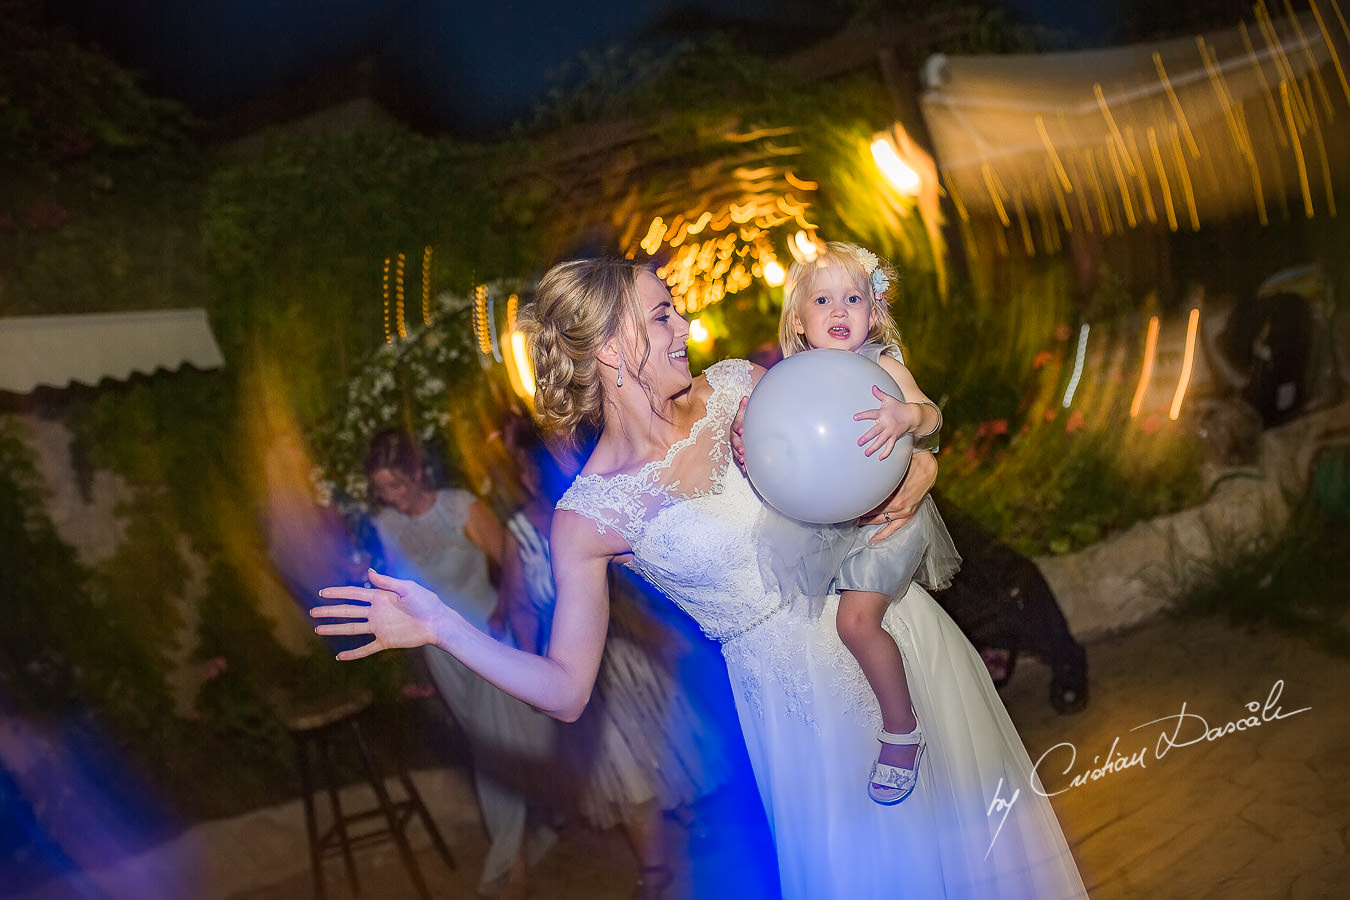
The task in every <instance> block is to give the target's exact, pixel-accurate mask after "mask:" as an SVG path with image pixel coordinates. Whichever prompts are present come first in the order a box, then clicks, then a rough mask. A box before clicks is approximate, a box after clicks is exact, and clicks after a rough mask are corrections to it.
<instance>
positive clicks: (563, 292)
mask: <svg viewBox="0 0 1350 900" xmlns="http://www.w3.org/2000/svg"><path fill="white" fill-rule="evenodd" d="M645 268H646V267H645V266H644V265H643V264H642V263H639V262H636V261H634V260H631V259H622V258H609V257H607V258H601V259H579V260H569V261H568V262H562V263H558V264H557V265H556V266H554V267H553V268H551V269H549V270H548V274H546V275H545V276H544V279H543V281H541V282H540V283H539V290H538V292H537V293H536V294H535V298H534V301H533V302H532V303H530V304H529V305H528V306H526V307H525V308H524V309H522V310H521V314H520V320H519V324H518V327H519V328H520V330H521V331H522V332H523V333H524V334H525V336H526V338H527V339H528V340H529V343H530V359H531V362H532V363H533V365H534V380H535V394H534V416H535V419H536V420H537V421H538V422H539V424H540V425H541V426H542V427H543V428H544V429H545V430H547V431H553V432H558V433H560V434H561V435H562V436H563V437H566V438H569V439H570V438H572V437H573V436H574V435H575V434H576V432H577V430H578V429H579V428H580V427H582V426H585V425H591V426H596V427H599V426H600V425H602V424H603V420H604V393H603V380H604V379H605V378H606V377H609V370H608V367H607V366H605V365H603V364H602V363H601V362H600V361H599V360H598V359H597V358H596V354H597V353H598V352H599V351H600V348H601V347H602V346H604V344H605V342H606V341H608V340H609V339H610V338H612V337H614V336H616V335H619V334H626V335H636V337H637V338H638V340H639V342H640V344H641V346H642V358H641V359H640V360H637V361H636V362H637V366H636V369H637V371H638V372H639V373H640V372H641V369H642V367H643V365H645V364H646V362H647V356H648V355H649V354H650V352H651V346H650V344H649V343H648V341H647V333H646V330H645V329H642V328H639V327H638V323H639V322H641V321H642V311H641V304H640V302H639V299H638V288H637V278H638V273H639V272H642V271H644V270H645ZM639 380H640V378H639Z"/></svg>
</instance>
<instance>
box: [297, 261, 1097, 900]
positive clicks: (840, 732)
mask: <svg viewBox="0 0 1350 900" xmlns="http://www.w3.org/2000/svg"><path fill="white" fill-rule="evenodd" d="M522 327H524V328H525V329H526V330H527V332H528V333H529V335H530V337H531V339H532V351H533V358H534V367H535V377H536V380H537V384H538V387H537V393H536V395H535V405H536V413H537V416H538V417H539V419H540V421H541V424H543V425H544V426H546V427H550V428H552V429H554V430H556V431H559V432H561V433H563V434H564V435H571V434H573V433H574V432H575V430H576V429H577V428H578V427H580V426H583V425H592V426H599V428H600V438H599V441H598V443H597V444H596V447H595V449H594V451H593V452H592V453H591V455H590V457H589V459H588V460H587V462H586V464H585V466H584V467H583V468H582V471H581V473H580V475H578V477H577V479H576V481H575V482H574V483H573V485H572V487H571V488H570V489H569V490H568V492H567V493H566V494H565V495H564V497H563V499H562V501H561V502H560V503H559V505H558V512H557V514H556V515H555V516H554V520H553V533H552V548H553V574H554V580H555V582H556V585H557V607H556V611H555V617H554V624H553V634H552V641H551V643H550V645H549V649H548V653H547V655H545V656H535V655H531V654H528V653H524V652H522V651H520V650H516V649H513V648H510V647H507V646H505V645H503V644H500V643H498V642H496V641H495V640H493V639H492V638H491V637H489V636H488V635H487V634H485V633H484V632H482V631H480V630H478V629H477V628H474V627H473V626H472V625H471V624H469V623H468V622H467V621H466V620H465V619H464V618H463V617H462V616H460V615H459V614H458V613H456V612H455V611H454V610H453V609H452V608H451V607H450V606H447V605H445V604H443V603H442V602H441V601H440V599H439V598H438V597H437V596H436V595H435V594H433V593H432V592H430V591H428V590H426V589H425V588H423V587H421V586H419V585H417V584H415V583H413V582H410V581H401V580H398V579H393V578H386V577H384V576H382V575H379V574H375V573H372V578H371V583H372V584H373V585H375V587H373V588H357V587H333V588H325V589H324V590H323V591H321V592H320V595H321V596H322V597H324V598H326V599H329V600H339V601H341V600H347V601H361V602H364V603H369V604H370V606H369V607H366V606H361V605H355V604H337V605H329V606H318V607H315V608H314V609H313V610H311V614H312V615H313V616H315V617H316V618H335V619H347V620H350V621H346V622H340V623H336V624H328V625H320V626H318V627H317V628H316V629H315V630H316V631H317V632H318V633H320V634H324V635H357V634H370V635H373V638H374V639H373V640H372V641H370V642H369V643H367V644H365V645H363V646H361V647H358V648H356V649H354V650H346V651H344V652H342V653H341V654H339V658H340V659H344V660H347V659H359V658H361V657H364V656H368V655H370V654H372V653H375V652H378V651H380V650H384V649H388V648H394V647H416V646H421V645H425V644H434V645H436V646H439V647H441V648H442V649H444V650H445V651H447V652H448V653H450V654H452V655H454V656H455V657H457V658H458V659H460V660H461V661H462V662H463V663H465V664H466V665H467V666H469V667H470V668H471V669H473V670H474V671H476V672H478V673H479V674H480V675H482V676H483V677H484V678H486V679H488V680H489V681H491V682H492V683H493V684H495V685H497V686H498V687H500V688H501V689H502V690H504V691H506V692H507V693H510V694H513V695H515V696H516V697H519V698H520V699H522V700H524V701H526V702H528V703H530V704H532V705H534V706H536V707H537V708H539V709H541V710H543V711H544V712H546V713H548V714H550V715H553V716H556V717H557V718H560V719H563V720H566V721H572V720H575V719H576V718H577V716H579V715H580V713H581V711H582V710H583V709H584V708H585V706H586V704H587V702H588V700H589V698H590V695H591V690H592V687H593V685H594V683H595V678H596V672H597V669H598V666H599V663H600V656H601V650H602V648H603V645H604V640H605V631H606V626H607V622H608V619H609V616H608V603H609V599H608V596H607V593H606V579H605V572H606V568H607V566H609V564H610V563H611V562H622V563H625V564H627V565H629V566H631V567H633V568H635V569H637V570H638V571H640V572H641V573H642V574H643V575H645V576H646V577H647V578H648V579H649V580H651V581H652V582H653V583H654V584H655V585H656V586H657V587H658V588H659V589H660V590H661V591H662V592H663V593H664V594H665V595H666V596H668V597H669V598H670V599H671V600H672V601H674V602H675V603H676V604H677V605H679V607H680V608H681V609H683V610H684V611H685V612H686V613H688V614H689V615H690V616H691V617H693V618H694V619H695V620H696V621H697V622H698V623H699V625H700V627H701V628H702V629H703V631H704V632H705V633H707V634H708V635H709V636H711V637H713V638H714V639H716V640H718V641H720V642H721V643H722V646H723V653H724V655H725V657H726V661H727V670H728V673H729V676H730V678H731V682H732V688H733V692H734V694H735V696H736V703H737V711H738V713H739V717H740V723H741V729H742V732H743V733H744V736H745V741H746V745H747V748H748V749H749V752H750V758H751V761H752V763H753V765H754V771H755V778H756V781H757V782H758V785H759V790H760V796H761V798H762V799H763V802H764V806H765V809H766V811H767V813H768V818H769V823H770V826H771V827H772V830H773V834H774V843H775V846H776V848H777V853H778V864H779V874H780V881H781V884H782V889H783V895H784V896H785V897H787V898H791V900H826V898H839V900H845V898H847V900H861V898H874V897H875V898H880V897H893V896H909V897H921V898H930V897H961V898H969V900H975V898H982V900H983V898H999V897H1007V898H1019V900H1050V898H1060V897H1082V896H1086V892H1085V891H1084V888H1083V883H1082V880H1081V878H1080V877H1079V875H1078V870H1077V868H1076V866H1075V864H1074V861H1073V857H1072V856H1071V855H1070V852H1069V849H1068V846H1067V844H1066V842H1065V840H1064V836H1063V834H1062V832H1061V831H1060V828H1059V823H1058V821H1057V820H1056V819H1055V815H1054V811H1053V810H1052V809H1051V807H1050V804H1049V802H1048V801H1047V800H1046V799H1045V797H1044V796H1043V795H1042V794H1041V793H1040V791H1039V790H1038V789H1039V784H1038V783H1036V782H1035V781H1034V774H1033V772H1032V765H1031V761H1030V760H1029V759H1028V757H1027V753H1026V751H1025V749H1024V748H1023V747H1022V743H1021V740H1020V739H1019V738H1018V736H1017V733H1016V731H1015V730H1014V729H1013V725H1012V722H1011V721H1010V720H1009V718H1008V715H1007V713H1006V711H1005V710H1004V708H1003V705H1002V702H1001V701H1000V700H999V698H998V695H997V694H996V693H995V691H994V687H993V685H992V683H991V682H990V680H989V676H988V674H987V672H986V670H985V667H984V665H983V663H982V662H981V661H980V659H979V657H978V655H976V653H975V651H974V650H973V648H972V647H971V646H970V643H969V642H968V641H967V640H966V638H965V637H964V636H963V635H962V634H961V632H960V631H959V630H958V629H957V628H956V626H955V625H954V624H953V623H952V621H951V620H950V619H949V618H948V617H947V616H946V614H945V613H943V612H942V611H941V609H940V608H939V607H938V606H937V604H936V603H935V602H934V601H933V599H932V598H931V597H929V596H928V594H926V593H925V592H924V591H923V589H922V588H920V587H918V586H913V587H911V588H910V590H909V592H908V593H907V594H906V595H905V596H904V598H903V599H902V600H901V601H900V602H898V603H895V604H892V606H891V609H890V611H889V612H888V613H887V616H886V621H885V625H886V628H887V630H888V631H889V632H890V633H891V634H892V635H893V636H894V638H895V640H896V641H897V642H898V644H899V646H900V648H901V651H902V653H903V654H904V659H905V667H906V670H907V671H908V672H911V673H912V674H911V676H910V681H911V685H910V686H911V692H912V694H913V702H914V707H915V712H916V714H917V716H918V718H919V720H920V721H921V722H923V727H924V732H925V734H926V735H927V737H928V744H929V748H928V754H927V755H926V756H925V759H924V764H925V769H924V773H923V775H922V777H921V778H920V779H919V785H918V787H917V788H916V790H915V791H914V793H913V794H912V795H911V796H910V797H909V799H908V800H906V801H905V802H904V803H903V804H900V805H899V806H895V807H885V806H879V805H878V804H876V803H873V802H872V801H871V799H870V798H869V797H868V796H867V793H866V791H865V790H864V789H863V788H862V787H860V785H861V784H863V783H864V781H865V779H864V778H863V776H864V775H865V774H866V772H867V771H868V769H869V767H870V766H871V763H872V758H873V757H874V756H875V754H876V733H877V729H878V727H879V726H880V722H881V717H880V712H879V710H878V708H877V706H876V701H875V699H874V698H873V696H872V693H871V691H870V690H869V688H868V685H867V681H866V679H865V678H864V677H863V676H862V673H861V671H860V670H859V669H858V666H857V664H856V662H854V660H853V657H852V655H851V654H850V653H849V652H848V650H847V649H845V647H844V646H843V644H842V643H841V642H840V640H839V637H838V634H837V632H836V630H835V627H834V612H835V608H836V605H837V598H829V597H821V596H819V595H820V594H821V593H823V592H822V591H820V587H821V586H822V585H824V584H828V582H829V579H830V577H831V576H833V574H834V572H833V571H832V570H831V569H830V566H831V565H832V563H830V562H829V560H831V559H835V557H833V556H832V555H831V553H829V552H827V551H826V549H823V548H828V547H830V546H831V545H832V542H831V540H830V534H829V531H830V530H829V529H811V530H810V531H808V530H807V529H806V528H805V527H804V526H796V525H794V524H793V523H791V522H789V521H785V520H783V519H782V517H781V516H777V515H776V514H774V513H772V511H771V510H770V509H769V507H767V506H766V505H765V504H763V503H762V502H761V501H760V499H759V498H758V496H757V495H756V494H755V493H754V491H753V490H752V489H751V487H750V484H749V482H748V481H747V480H746V478H745V476H744V475H743V474H742V473H741V471H740V469H739V468H738V467H737V466H736V465H735V464H734V463H733V461H732V454H731V449H730V443H729V437H730V435H729V433H730V429H731V424H732V421H733V418H734V416H735V414H736V410H737V408H738V406H739V405H740V402H741V399H742V398H743V397H745V396H746V395H748V394H749V392H750V390H751V388H752V387H753V386H754V384H755V382H756V381H757V380H758V378H759V376H760V375H761V374H762V373H763V370H762V369H760V368H759V367H757V366H754V365H753V364H751V363H749V362H746V361H744V360H727V361H724V362H721V363H718V364H716V365H714V366H712V367H710V368H709V369H708V370H707V371H706V372H705V373H704V374H703V375H701V376H699V377H698V378H691V377H690V374H689V364H688V361H687V359H686V358H685V344H686V341H687V340H688V337H689V328H688V325H687V324H686V323H685V321H684V320H683V319H682V318H681V317H680V315H679V314H678V313H677V312H676V311H675V309H674V306H673V305H672V303H671V300H670V295H669V293H668V292H667V291H666V288H665V286H664V285H663V284H662V283H661V281H660V280H659V279H658V278H656V276H655V275H653V274H652V273H651V272H649V271H647V270H646V269H645V268H643V267H642V266H640V265H639V264H638V263H636V262H632V261H629V260H622V259H618V260H615V259H601V260H581V261H572V262H566V263H561V264H559V265H557V266H555V267H554V268H553V269H552V270H550V271H549V273H548V275H547V276H545V278H544V280H543V282H542V283H541V284H540V286H539V291H538V295H537V297H536V300H535V302H534V304H533V305H532V307H530V308H528V309H527V311H526V313H525V314H524V317H523V326H522ZM923 456H926V454H918V455H916V461H917V460H918V459H919V458H921V457H923ZM927 465H928V467H927V468H926V469H924V470H923V472H924V474H923V476H922V477H920V478H918V479H917V480H918V482H919V486H918V488H917V491H918V493H919V494H920V495H922V493H923V492H924V491H926V490H927V488H928V487H929V486H931V484H932V474H933V471H934V469H935V466H933V465H932V464H931V462H930V463H928V464H927ZM822 477H823V478H827V477H828V473H822ZM924 478H926V479H927V482H926V483H923V479H924ZM915 491H916V488H915V487H914V486H910V487H909V488H905V487H902V489H901V492H900V493H899V494H898V495H897V496H896V497H894V498H892V500H891V501H890V502H889V503H888V509H889V510H890V511H891V512H892V513H896V514H898V516H899V517H897V516H896V515H893V516H892V518H893V519H894V520H895V522H896V523H897V527H898V523H899V522H900V521H901V518H902V517H903V516H904V515H905V514H912V513H913V511H914V508H915V507H916V506H917V503H918V500H919V499H921V496H920V497H917V498H916V497H914V496H913V494H914V493H915ZM808 551H809V552H808ZM814 560H820V561H822V562H820V564H819V565H814V564H813V561H814ZM822 604H823V605H822Z"/></svg>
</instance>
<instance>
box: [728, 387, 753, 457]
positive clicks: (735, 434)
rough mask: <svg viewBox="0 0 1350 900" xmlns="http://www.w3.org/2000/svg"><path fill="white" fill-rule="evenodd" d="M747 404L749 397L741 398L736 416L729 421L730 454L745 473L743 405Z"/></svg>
mask: <svg viewBox="0 0 1350 900" xmlns="http://www.w3.org/2000/svg"><path fill="white" fill-rule="evenodd" d="M749 402H750V397H749V396H745V397H742V398H741V405H740V406H739V407H737V408H736V416H735V418H733V419H732V420H731V454H732V456H734V457H735V458H736V465H738V466H740V468H741V471H742V472H744V471H745V405H746V404H747V403H749Z"/></svg>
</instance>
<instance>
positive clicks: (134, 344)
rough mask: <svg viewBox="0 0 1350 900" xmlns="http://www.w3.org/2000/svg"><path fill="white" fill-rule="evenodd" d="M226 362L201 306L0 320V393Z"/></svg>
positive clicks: (205, 366)
mask: <svg viewBox="0 0 1350 900" xmlns="http://www.w3.org/2000/svg"><path fill="white" fill-rule="evenodd" d="M184 364H187V365H192V366H194V367H196V368H198V369H215V368H219V367H220V366H223V365H224V364H225V360H224V358H223V357H222V356H221V354H220V347H219V346H218V345H217V344H216V339H215V336H214V335H213V334H212V333H211V325H210V323H209V322H208V321H207V318H206V311H205V310H203V309H172V310H159V311H153V312H124V313H97V314H91V315H68V316H16V317H12V318H0V391H12V392H14V393H17V394H26V393H29V392H31V391H33V390H34V389H35V388H38V387H43V386H46V387H56V388H62V387H67V386H69V385H70V384H71V383H72V382H79V383H80V384H87V385H97V384H98V383H99V382H100V381H102V380H103V379H104V378H116V379H124V378H127V377H128V376H130V375H131V374H132V373H133V372H139V373H142V374H147V375H148V374H150V373H152V372H155V371H157V370H159V369H177V368H179V367H181V366H183V365H184Z"/></svg>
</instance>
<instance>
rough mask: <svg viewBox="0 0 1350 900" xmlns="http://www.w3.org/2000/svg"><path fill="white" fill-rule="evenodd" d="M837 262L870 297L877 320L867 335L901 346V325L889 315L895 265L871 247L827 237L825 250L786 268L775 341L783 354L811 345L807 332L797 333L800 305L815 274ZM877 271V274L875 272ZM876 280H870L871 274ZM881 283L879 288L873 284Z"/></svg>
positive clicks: (812, 285) (812, 286)
mask: <svg viewBox="0 0 1350 900" xmlns="http://www.w3.org/2000/svg"><path fill="white" fill-rule="evenodd" d="M830 266H838V267H839V268H841V269H843V270H844V274H845V275H847V276H848V278H849V280H850V281H852V282H853V283H854V284H855V285H857V288H858V290H859V292H860V293H862V294H863V296H865V297H867V298H869V302H870V303H871V305H872V311H873V312H875V313H876V314H877V315H876V321H875V322H873V323H872V327H871V328H870V329H869V330H868V332H867V339H868V340H869V341H871V342H873V343H877V344H894V345H895V346H897V347H898V346H900V328H899V326H897V325H896V324H895V317H894V316H892V315H891V304H890V299H889V298H890V293H891V289H892V287H893V286H894V285H895V281H896V274H895V269H893V268H891V266H890V263H888V262H886V260H884V259H881V258H880V257H878V256H877V255H876V254H875V253H873V252H872V251H870V250H866V249H864V248H862V247H859V246H858V245H857V244H849V243H845V242H844V241H830V242H829V243H827V244H826V245H825V250H824V252H822V253H820V254H818V255H817V256H816V258H815V259H813V260H810V261H805V260H804V261H802V262H795V263H793V264H792V268H790V269H788V276H787V282H786V286H785V287H784V288H783V313H782V315H781V316H779V318H778V345H779V347H780V348H781V349H782V351H783V356H785V357H786V356H791V355H792V354H794V353H800V352H801V351H803V350H809V349H811V346H810V345H809V344H808V343H806V336H805V335H803V334H798V333H797V323H798V322H800V321H801V313H800V310H801V308H802V305H803V304H805V303H806V302H807V301H809V300H810V299H811V294H812V292H813V291H814V290H815V287H816V275H817V273H819V272H820V271H821V270H822V269H826V268H829V267H830ZM877 272H880V273H881V274H880V276H876V275H875V274H874V273H877ZM874 277H875V278H876V279H877V280H876V281H873V278H874ZM877 284H884V287H882V289H881V290H880V291H877V290H874V287H875V285H877Z"/></svg>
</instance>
